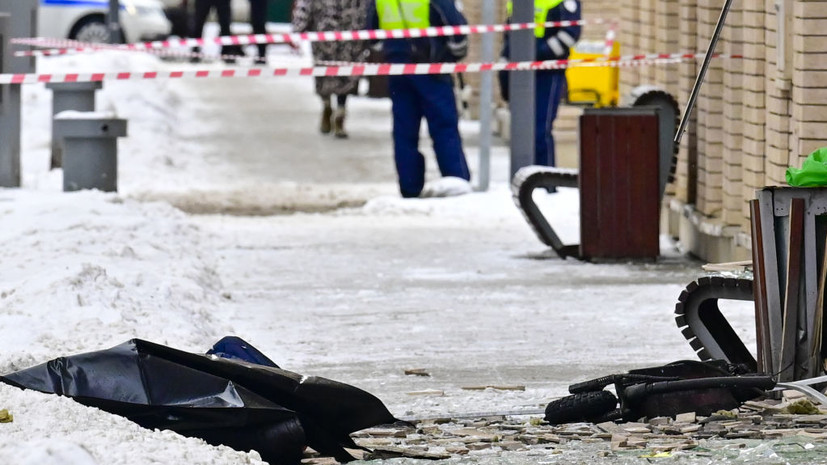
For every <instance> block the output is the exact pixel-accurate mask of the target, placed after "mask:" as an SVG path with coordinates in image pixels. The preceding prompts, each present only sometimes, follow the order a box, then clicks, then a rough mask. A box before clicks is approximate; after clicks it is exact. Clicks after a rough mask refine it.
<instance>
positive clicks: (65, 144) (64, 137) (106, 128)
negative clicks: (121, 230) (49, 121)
mask: <svg viewBox="0 0 827 465" xmlns="http://www.w3.org/2000/svg"><path fill="white" fill-rule="evenodd" d="M54 130H55V133H56V134H57V136H58V137H59V138H60V140H61V144H62V149H63V150H62V151H63V191H64V192H71V191H77V190H81V189H98V190H101V191H104V192H117V190H118V140H117V138H118V137H123V136H126V120H125V119H118V118H115V117H114V115H110V114H100V113H83V112H74V111H65V112H63V113H60V114H58V115H57V116H55V119H54Z"/></svg>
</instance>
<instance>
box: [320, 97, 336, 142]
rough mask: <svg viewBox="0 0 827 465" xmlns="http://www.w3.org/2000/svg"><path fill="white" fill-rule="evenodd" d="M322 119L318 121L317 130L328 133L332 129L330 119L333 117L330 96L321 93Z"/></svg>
mask: <svg viewBox="0 0 827 465" xmlns="http://www.w3.org/2000/svg"><path fill="white" fill-rule="evenodd" d="M321 99H322V121H321V122H320V123H319V132H321V133H322V134H330V131H332V130H333V126H332V124H331V119H332V118H333V106H332V105H331V104H330V96H329V95H322V96H321Z"/></svg>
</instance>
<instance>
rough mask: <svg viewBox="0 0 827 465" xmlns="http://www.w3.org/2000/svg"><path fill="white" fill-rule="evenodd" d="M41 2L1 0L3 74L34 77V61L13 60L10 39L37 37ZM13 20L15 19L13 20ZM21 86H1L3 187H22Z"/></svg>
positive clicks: (0, 178) (0, 179)
mask: <svg viewBox="0 0 827 465" xmlns="http://www.w3.org/2000/svg"><path fill="white" fill-rule="evenodd" d="M39 3H40V2H39V0H0V12H3V13H8V14H9V17H8V18H7V19H6V24H5V27H4V28H3V30H2V32H0V34H2V38H0V47H2V50H3V52H2V53H3V57H2V58H1V59H0V61H2V64H0V66H2V70H0V72H3V73H34V72H35V60H34V57H28V58H19V57H18V58H14V57H12V56H11V51H10V48H9V39H10V38H13V37H35V36H36V35H37V8H38V4H39ZM12 18H13V19H12ZM21 95H22V87H21V85H20V84H9V85H5V86H0V186H2V187H20V129H21V123H20V116H21Z"/></svg>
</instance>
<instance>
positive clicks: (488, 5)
mask: <svg viewBox="0 0 827 465" xmlns="http://www.w3.org/2000/svg"><path fill="white" fill-rule="evenodd" d="M494 19H495V18H494V2H493V1H484V2H482V22H483V24H494ZM482 61H483V62H485V63H492V62H493V61H494V35H493V34H483V35H482ZM493 101H494V73H493V72H492V71H483V72H482V75H481V76H480V166H479V174H478V177H479V184H478V185H477V190H478V191H487V190H488V184H489V181H490V179H491V117H492V115H491V111H492V102H493Z"/></svg>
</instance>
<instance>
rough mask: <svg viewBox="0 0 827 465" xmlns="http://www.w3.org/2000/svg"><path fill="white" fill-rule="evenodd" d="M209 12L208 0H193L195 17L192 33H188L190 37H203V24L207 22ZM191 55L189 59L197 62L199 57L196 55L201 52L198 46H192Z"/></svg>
mask: <svg viewBox="0 0 827 465" xmlns="http://www.w3.org/2000/svg"><path fill="white" fill-rule="evenodd" d="M209 14H210V0H195V18H194V21H195V22H194V23H193V27H192V33H191V34H190V35H191V36H192V37H195V38H198V39H200V38H203V37H204V24H205V23H206V22H207V16H208V15H209ZM192 53H193V57H192V59H191V60H190V61H192V62H195V63H197V62H199V61H201V58H200V57H199V56H197V55H198V54H200V53H201V48H200V47H193V48H192Z"/></svg>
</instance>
